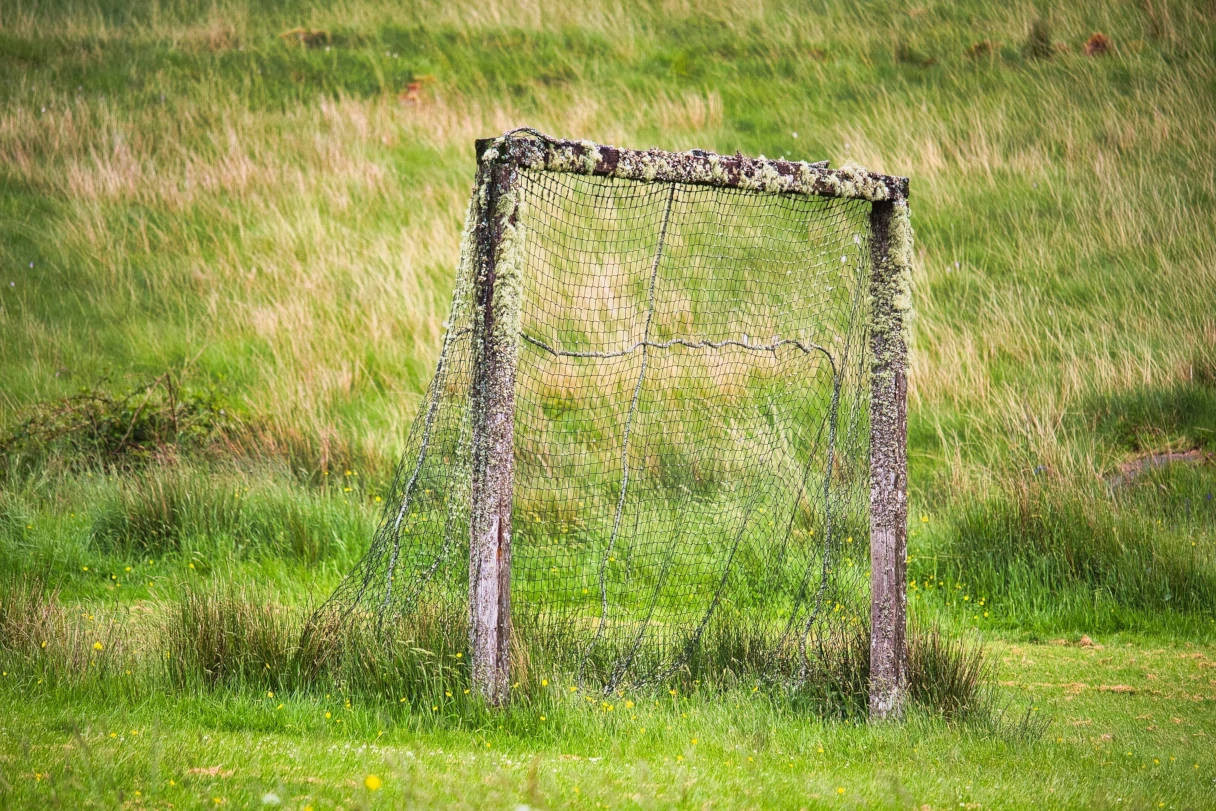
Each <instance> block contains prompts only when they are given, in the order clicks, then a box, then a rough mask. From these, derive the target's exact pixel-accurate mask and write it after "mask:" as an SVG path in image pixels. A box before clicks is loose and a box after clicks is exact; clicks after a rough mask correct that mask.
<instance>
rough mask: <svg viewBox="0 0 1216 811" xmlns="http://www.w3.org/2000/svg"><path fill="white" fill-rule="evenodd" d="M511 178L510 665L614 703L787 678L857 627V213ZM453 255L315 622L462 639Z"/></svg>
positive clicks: (463, 442) (462, 399)
mask: <svg viewBox="0 0 1216 811" xmlns="http://www.w3.org/2000/svg"><path fill="white" fill-rule="evenodd" d="M519 178H520V179H519V186H518V188H517V190H516V196H515V203H516V204H517V206H518V224H517V227H518V229H519V230H518V233H519V234H520V235H521V236H522V242H521V243H520V245H521V248H520V249H521V250H522V255H521V259H522V262H523V269H524V288H523V300H522V305H521V312H520V319H519V330H520V336H519V338H520V341H519V351H518V367H517V373H516V384H515V421H514V454H515V480H514V500H513V521H512V530H513V541H512V562H511V604H512V623H513V637H512V646H513V647H512V652H513V654H512V655H513V657H518V658H520V659H521V660H526V661H527V662H528V665H529V666H530V667H532V668H536V667H545V668H553V669H556V670H565V671H567V672H568V673H570V674H571V675H573V676H577V678H579V679H580V680H583V681H585V682H589V683H593V684H596V685H602V686H605V687H607V688H609V689H613V688H616V687H618V686H622V685H626V684H630V685H638V684H644V683H651V682H655V681H658V680H662V679H664V678H666V677H667V676H669V675H670V674H671V673H673V672H674V671H675V670H676V669H678V668H680V667H681V666H683V665H685V664H688V663H690V662H700V663H702V664H705V663H708V664H709V665H710V666H711V667H713V668H722V669H730V670H732V671H733V672H736V673H738V672H739V671H741V670H744V669H751V670H756V671H760V672H764V673H767V674H769V675H771V676H773V677H776V678H798V677H799V676H800V675H801V674H805V673H806V672H807V665H808V663H809V662H810V661H811V660H812V659H813V658H814V657H815V656H817V655H822V654H823V652H824V651H825V648H828V647H830V646H831V645H833V644H834V641H833V640H835V639H837V638H839V636H840V635H841V634H842V633H843V632H846V631H848V630H850V629H853V630H855V629H856V628H857V627H859V626H860V624H861V623H863V622H864V618H865V615H866V612H867V611H868V591H867V586H866V582H867V570H868V538H869V503H868V499H869V458H868V455H869V424H868V411H867V404H868V402H869V383H868V379H867V374H868V368H869V360H868V358H869V353H868V345H867V325H868V323H869V317H868V314H869V301H868V300H869V295H868V292H869V287H868V284H869V274H870V256H869V214H870V205H871V204H870V203H868V202H865V201H861V200H848V199H840V198H826V197H824V198H820V197H814V196H807V195H797V194H772V193H766V192H762V191H745V190H740V189H729V188H726V189H724V188H714V187H710V186H706V185H694V184H683V183H666V182H662V183H660V182H642V181H632V180H621V179H614V178H604V177H592V176H587V175H580V174H570V173H562V172H549V171H537V170H526V171H522V172H521V173H520V176H519ZM478 206H479V202H478V195H477V194H476V193H475V194H474V200H473V203H472V204H471V206H470V217H469V221H468V223H466V231H470V229H472V228H473V225H474V222H475V219H476V217H477V216H478ZM464 244H465V246H466V247H465V250H464V255H463V256H462V260H461V264H460V267H459V269H458V278H457V280H456V285H455V293H454V296H453V303H452V312H451V317H450V320H449V322H448V324H447V333H446V337H445V339H444V344H443V349H442V352H441V356H440V360H439V363H438V366H437V368H436V372H435V377H434V379H433V380H432V382H431V384H430V387H429V389H428V390H427V393H426V395H425V398H424V400H423V406H422V409H421V411H420V413H419V416H418V418H417V420H416V422H415V424H414V426H413V429H412V431H411V433H410V438H409V443H408V448H407V450H406V452H405V454H404V456H403V458H402V461H401V464H400V467H399V469H398V472H397V475H396V479H395V483H394V485H393V489H392V491H391V494H390V498H388V500H387V506H386V509H385V512H384V516H383V518H382V521H381V524H380V528H379V530H378V532H377V533H376V536H375V539H374V541H373V543H372V544H371V546H370V548H369V550H368V552H367V555H366V556H365V557H364V558H363V560H362V561H361V562H360V563H359V565H358V566H357V567H356V568H355V570H354V571H353V572H351V574H350V575H349V577H348V578H347V579H346V580H345V581H344V582H343V584H342V585H341V587H340V588H339V589H338V590H337V591H336V592H335V594H334V595H333V596H332V597H331V599H330V600H329V602H328V603H327V604H326V605H325V606H324V607H323V609H322V615H323V618H324V620H325V621H327V622H335V621H336V622H363V623H372V624H374V625H375V626H376V627H377V628H380V629H390V630H393V631H394V632H395V633H398V634H400V633H406V634H408V633H409V629H411V628H413V627H416V626H417V625H418V624H419V623H423V622H425V623H429V624H430V625H432V626H433V625H434V624H435V623H439V624H440V625H442V626H443V627H444V628H446V629H447V632H448V633H450V634H452V635H458V636H459V635H464V634H467V630H468V622H469V620H468V593H469V562H468V558H469V534H470V526H469V522H470V519H469V515H470V498H471V490H470V475H471V465H470V463H471V447H472V441H473V437H472V425H473V421H472V419H471V417H472V415H471V409H470V385H471V380H472V379H473V371H474V370H473V368H472V365H473V363H474V362H476V358H477V356H478V353H477V352H475V351H474V350H475V347H474V346H473V342H474V340H475V334H476V333H475V331H474V329H473V317H474V298H473V295H472V289H473V285H474V281H475V280H474V267H475V258H476V257H475V253H476V247H475V246H474V244H473V241H472V240H471V239H469V238H468V237H466V239H465V242H464Z"/></svg>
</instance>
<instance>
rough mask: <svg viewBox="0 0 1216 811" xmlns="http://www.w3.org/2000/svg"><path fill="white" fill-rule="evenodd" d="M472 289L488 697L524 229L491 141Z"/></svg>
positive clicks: (502, 690)
mask: <svg viewBox="0 0 1216 811" xmlns="http://www.w3.org/2000/svg"><path fill="white" fill-rule="evenodd" d="M477 156H478V169H477V179H478V183H477V195H478V201H477V205H478V212H477V222H476V250H477V259H476V262H477V264H476V275H475V278H474V289H473V307H474V320H473V375H472V381H471V382H472V391H471V394H472V415H471V419H472V482H471V489H472V492H471V495H472V504H471V514H470V521H469V523H470V539H469V649H470V657H471V659H472V661H471V666H472V680H473V684H474V685H475V687H476V688H477V690H478V691H479V692H480V693H481V694H482V695H483V696H484V697H485V699H486V700H487V701H488V702H489V703H491V704H495V705H497V704H501V703H502V702H503V701H504V700H505V699H506V696H507V690H508V686H509V684H510V676H509V656H510V643H511V499H512V492H513V487H514V474H515V454H514V423H515V369H516V363H517V360H518V353H519V334H520V330H519V323H520V321H519V319H520V296H521V282H522V277H521V274H522V267H521V265H522V256H521V247H522V245H521V243H522V233H521V232H520V223H519V203H520V201H519V169H518V166H517V164H516V163H515V162H514V161H512V160H503V159H500V157H501V156H499V155H498V154H497V151H496V150H495V149H494V148H493V145H492V142H488V141H479V142H478V146H477Z"/></svg>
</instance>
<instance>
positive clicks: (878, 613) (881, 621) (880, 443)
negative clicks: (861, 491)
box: [870, 199, 912, 719]
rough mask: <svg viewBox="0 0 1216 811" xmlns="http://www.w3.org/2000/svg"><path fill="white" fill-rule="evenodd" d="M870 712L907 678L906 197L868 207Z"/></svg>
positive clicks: (898, 711) (880, 713)
mask: <svg viewBox="0 0 1216 811" xmlns="http://www.w3.org/2000/svg"><path fill="white" fill-rule="evenodd" d="M870 257H871V261H872V262H873V272H872V274H871V277H870V305H871V313H872V321H871V325H870V329H871V333H870V335H871V337H870V341H871V349H872V351H873V362H872V364H871V367H870V717H871V718H874V719H882V718H891V717H899V716H900V715H902V713H903V704H904V697H905V692H906V685H907V676H906V670H907V642H906V627H907V601H908V592H907V555H908V447H907V436H908V379H907V357H908V328H909V326H910V321H911V316H912V312H911V308H912V226H911V222H910V220H909V213H908V204H907V202H905V201H904V200H902V199H900V200H895V201H893V202H887V201H883V202H875V203H874V204H873V209H872V210H871V214H870Z"/></svg>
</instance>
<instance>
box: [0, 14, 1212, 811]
mask: <svg viewBox="0 0 1216 811" xmlns="http://www.w3.org/2000/svg"><path fill="white" fill-rule="evenodd" d="M1096 33H1101V34H1102V35H1103V39H1097V38H1094V34H1096ZM1087 45H1088V47H1087ZM0 75H3V77H4V81H3V82H0V449H2V450H3V463H2V464H3V466H2V468H0V572H2V574H3V580H4V587H3V596H2V597H0V659H3V666H4V676H3V678H2V680H0V727H2V728H3V742H2V743H0V798H4V802H5V803H6V804H8V805H10V806H12V807H30V808H34V807H65V808H72V807H81V806H82V805H85V804H91V805H92V806H93V807H144V806H147V807H168V805H169V804H172V805H173V807H177V808H181V807H215V806H216V805H217V804H231V805H233V806H235V807H246V806H253V805H260V803H261V802H262V798H263V795H265V794H267V793H270V794H273V795H274V796H275V797H276V798H277V799H279V800H281V801H282V803H283V804H284V805H286V806H288V807H293V808H304V807H307V806H309V805H311V806H313V807H314V808H318V809H319V808H333V807H337V806H342V807H345V808H352V807H393V806H396V805H402V804H412V805H419V806H426V805H447V804H457V805H460V804H463V805H467V806H479V805H493V806H498V807H508V806H514V805H515V804H516V803H527V804H529V805H532V806H535V807H558V806H563V807H564V806H567V805H571V806H576V807H592V806H595V807H601V806H604V805H607V806H611V807H618V806H620V807H651V806H656V807H657V806H667V805H682V806H687V807H694V806H696V807H701V806H703V805H705V804H706V803H710V804H712V805H719V806H728V807H736V806H766V807H768V806H773V807H778V806H781V807H801V806H808V807H810V806H831V807H846V806H849V805H889V806H891V807H908V806H915V807H922V806H923V805H930V806H932V807H945V806H947V805H948V806H951V807H958V805H959V804H962V805H964V806H968V804H971V805H969V806H968V807H979V806H985V807H994V806H995V807H1001V806H1010V807H1013V806H1022V805H1027V806H1028V805H1033V804H1043V803H1047V804H1051V805H1072V806H1099V807H1158V804H1159V803H1164V806H1161V807H1204V806H1209V805H1212V804H1214V803H1216V783H1214V782H1213V777H1214V775H1216V759H1214V758H1213V756H1212V746H1211V736H1212V735H1216V704H1213V702H1216V670H1213V669H1212V667H1213V664H1214V660H1216V620H1214V614H1213V608H1212V607H1213V606H1214V605H1216V502H1214V500H1213V493H1214V492H1216V467H1213V460H1212V455H1213V454H1214V453H1216V239H1214V238H1213V234H1214V233H1216V161H1214V160H1213V157H1212V156H1213V155H1216V131H1214V129H1216V128H1213V127H1212V120H1213V118H1214V117H1216V4H1214V3H1212V2H1210V0H1204V1H1202V2H1201V1H1199V0H1194V1H1193V2H1159V1H1158V0H1143V2H1136V3H1126V2H1122V3H1114V2H1112V3H1104V4H1081V3H1074V4H1052V3H1027V2H1008V3H994V2H988V1H987V0H976V1H975V2H960V3H935V2H906V3H905V2H878V3H860V2H840V3H807V4H793V3H791V4H783V3H761V2H739V3H733V4H732V3H727V2H723V3H693V2H685V3H681V2H653V3H643V2H619V3H597V4H583V3H575V2H569V3H549V2H524V1H523V0H520V1H519V2H494V1H493V0H485V1H484V2H476V3H473V2H458V3H408V2H407V3H394V4H380V3H369V2H362V0H351V2H345V3H330V4H320V3H318V4H308V3H298V2H290V1H289V0H284V2H266V3H231V2H218V3H210V4H193V3H186V2H181V3H171V2H165V3H142V2H141V3H126V2H96V1H94V2H88V1H86V0H81V1H80V2H24V0H17V1H16V2H8V3H5V4H4V5H3V6H2V7H0ZM519 125H530V126H534V127H537V128H539V129H541V130H543V131H546V132H549V133H551V134H554V135H558V136H565V137H574V138H589V139H592V140H596V141H600V142H606V143H612V144H618V145H623V146H633V147H641V148H645V147H650V146H657V147H661V148H664V149H688V148H693V147H701V148H707V149H712V150H715V151H719V152H731V153H733V152H734V151H736V150H739V151H742V152H743V153H745V154H764V155H767V156H769V157H786V158H790V159H797V160H801V159H806V160H819V159H829V160H831V161H832V163H833V164H834V165H839V164H841V163H843V162H844V161H846V160H852V161H855V162H858V163H861V164H862V165H864V166H867V167H868V168H871V169H874V170H877V171H883V172H888V173H893V174H902V175H907V176H909V177H910V178H911V179H912V185H911V189H912V191H911V203H912V208H913V225H914V228H915V230H916V239H917V265H916V278H915V285H916V293H915V307H916V320H915V324H914V340H913V345H912V361H911V362H912V368H911V372H910V375H909V381H910V392H909V457H910V468H911V469H910V478H911V494H910V495H911V501H912V533H911V537H910V556H911V560H910V564H909V569H910V574H909V577H910V578H912V579H913V582H912V588H911V591H910V600H911V601H912V605H913V613H914V615H915V616H916V617H917V619H918V622H921V623H925V624H932V623H936V624H938V625H939V626H941V627H943V628H946V629H947V630H948V632H949V633H950V634H952V635H954V636H955V637H959V638H967V639H973V638H975V637H976V636H977V635H978V636H982V637H983V638H984V639H985V640H987V644H988V645H989V651H990V653H989V661H990V662H991V672H989V673H988V674H987V682H988V683H989V684H990V686H991V689H992V690H993V691H994V694H995V696H996V701H997V703H998V704H1000V705H1001V706H1003V707H1006V708H1008V709H1009V712H1008V713H1006V715H1005V716H1004V717H1006V718H1014V717H1015V716H1016V717H1017V718H1022V717H1023V714H1026V715H1029V714H1032V713H1041V714H1042V716H1043V717H1045V718H1046V719H1047V720H1045V721H1044V722H1043V725H1042V726H1039V725H1037V722H1036V723H1033V724H1031V723H1029V722H1026V723H1024V722H1022V721H1004V722H1001V723H992V722H989V723H985V724H977V723H968V722H966V721H965V719H964V720H960V719H954V720H949V719H942V718H938V717H934V716H932V714H914V717H913V718H912V720H911V721H910V722H909V723H908V724H907V725H905V726H902V727H869V726H866V725H864V724H860V725H859V724H858V723H857V722H856V719H853V720H839V719H826V718H822V717H820V716H819V715H817V714H815V713H813V712H801V711H799V709H798V706H797V705H796V703H791V702H790V701H789V700H786V699H784V698H781V697H774V696H771V695H767V694H765V693H757V694H753V693H752V692H751V688H750V687H747V686H736V687H735V688H732V689H729V690H726V691H725V692H723V691H722V690H717V689H715V690H714V691H709V690H702V689H700V685H694V684H692V683H689V684H687V685H683V686H682V689H679V690H677V692H676V694H675V695H671V694H668V693H667V692H666V691H664V692H663V693H662V694H661V695H654V696H652V695H650V694H646V695H638V696H632V697H625V696H621V697H619V701H615V702H614V703H613V704H612V709H611V710H609V709H607V705H608V702H602V703H603V704H604V705H605V706H600V704H601V702H598V701H597V702H594V703H592V702H587V701H585V700H584V697H583V696H580V695H578V694H571V695H567V694H566V687H565V685H556V684H555V685H545V687H547V688H551V689H549V690H547V691H546V690H543V689H541V688H540V686H539V685H536V686H534V689H533V690H532V691H531V692H529V694H528V697H527V699H526V700H521V701H520V702H519V703H518V704H517V706H515V707H513V708H512V710H510V711H509V712H508V713H506V714H504V715H501V716H496V715H491V714H486V713H485V712H483V711H481V710H479V709H478V708H477V707H476V706H474V705H473V704H472V703H471V702H469V701H467V700H461V698H460V693H459V691H457V695H455V696H452V697H449V696H446V695H444V693H446V692H448V691H447V690H446V689H445V687H444V686H443V685H442V684H440V683H439V682H436V683H435V684H429V685H428V686H426V689H425V690H423V693H424V694H425V695H424V696H423V697H422V698H419V697H418V695H413V696H411V697H409V698H410V700H409V701H399V700H398V699H399V698H402V697H400V696H393V697H388V694H389V693H391V692H393V691H394V688H395V687H397V686H398V685H396V684H394V683H385V684H381V685H380V686H381V688H382V689H380V690H379V691H377V690H375V689H370V688H366V687H364V688H360V689H359V690H356V689H354V688H353V687H352V685H353V682H352V681H350V680H348V681H343V678H346V677H345V676H342V675H341V674H339V675H338V676H335V677H334V678H333V679H331V681H330V682H327V683H328V684H330V685H331V686H330V687H329V688H328V690H327V688H325V687H324V686H323V683H322V682H315V683H313V682H310V683H308V684H304V683H302V682H293V681H291V679H289V678H287V677H281V678H280V677H275V678H276V679H279V680H277V681H276V680H275V679H271V678H270V677H268V676H266V675H265V674H261V675H259V670H258V668H259V667H260V665H259V664H258V661H257V660H258V659H259V657H261V659H263V660H266V661H262V662H261V664H265V665H266V667H265V668H264V669H266V670H275V669H278V668H279V667H280V663H279V662H278V661H277V660H276V661H275V664H274V668H272V667H271V662H270V661H269V660H270V659H272V658H273V656H274V655H285V654H283V651H282V650H279V649H278V648H275V645H276V644H278V643H277V642H274V639H276V638H277V637H275V632H274V629H275V628H278V627H280V626H284V627H285V626H286V625H289V624H290V623H291V622H293V621H297V619H293V618H298V616H299V615H300V614H302V612H304V611H305V610H306V609H307V606H308V605H310V604H312V603H315V602H316V601H317V600H319V599H322V598H323V597H324V596H325V595H326V594H328V592H329V591H330V590H331V589H332V588H333V586H335V585H336V583H337V582H338V580H339V579H340V577H341V575H342V573H344V572H345V571H346V570H347V569H348V568H349V567H350V566H351V565H352V564H353V563H354V562H355V561H356V560H357V559H358V557H359V555H360V554H361V552H362V550H363V549H364V548H365V547H366V544H367V543H368V541H369V540H370V538H371V534H372V532H373V530H374V527H375V520H376V516H377V512H378V507H379V503H378V499H380V497H381V496H382V494H384V493H385V492H386V491H387V488H388V484H389V479H390V478H391V474H392V469H393V465H394V463H395V462H396V457H397V454H398V453H399V451H400V449H401V448H402V447H403V445H404V442H405V435H406V432H407V430H408V428H409V425H410V423H411V422H412V420H413V417H414V414H415V411H416V409H417V407H418V403H419V401H420V398H421V394H422V391H423V389H424V387H425V385H426V383H427V381H428V380H429V377H430V374H431V371H432V369H433V364H434V361H435V359H436V357H437V353H438V350H439V346H440V340H441V336H442V330H443V327H442V324H443V321H444V319H445V318H446V316H447V308H448V301H449V294H450V290H451V284H452V280H453V274H454V268H455V264H456V258H457V251H458V245H459V236H460V234H459V231H460V227H461V225H462V222H463V213H464V207H465V204H466V201H467V198H468V194H469V191H470V188H471V184H472V175H473V146H472V144H473V140H474V139H475V138H478V137H485V136H487V135H493V134H497V133H499V132H502V131H504V130H506V129H508V128H510V127H513V126H519ZM1166 460H1169V461H1168V462H1167V461H1166ZM981 603H982V604H981ZM217 606H220V607H218V608H217ZM224 606H227V608H224ZM191 611H194V612H196V613H194V614H190V613H189V612H191ZM208 611H211V612H213V613H211V614H208V613H207V612H208ZM225 612H227V613H225ZM259 612H260V613H259ZM251 616H252V617H253V619H249V617H251ZM234 617H236V619H233V618H234ZM241 617H244V618H245V619H241ZM175 618H176V619H175ZM200 618H201V619H200ZM208 618H211V619H210V620H208ZM229 621H230V622H233V623H235V624H234V625H233V626H232V633H231V634H230V635H228V636H225V634H223V633H217V634H215V635H214V636H215V640H218V641H215V645H217V646H219V647H221V648H222V647H223V646H224V645H225V644H229V642H231V640H232V639H237V640H238V641H239V644H238V643H235V642H233V643H231V646H233V647H234V648H239V657H238V658H239V659H240V663H241V664H240V666H239V667H237V668H236V670H235V671H231V672H229V671H225V672H223V673H221V672H219V671H217V670H216V669H215V667H212V666H210V665H207V664H206V663H202V662H195V665H196V666H190V667H185V668H184V669H183V668H178V669H176V670H175V669H174V666H172V665H171V664H164V663H162V662H161V661H160V660H161V658H162V656H163V655H166V654H167V655H168V659H167V661H169V662H170V663H172V662H175V661H179V660H181V659H182V658H183V657H185V658H188V657H189V656H191V655H197V654H199V650H200V647H199V644H198V640H196V639H194V640H192V639H189V638H187V637H188V636H189V635H188V633H187V632H188V631H189V629H190V628H198V627H200V623H201V627H209V628H217V629H218V628H222V627H224V626H223V623H224V622H229ZM175 623H176V624H175ZM251 628H254V629H261V630H260V631H259V633H264V634H265V636H266V639H268V640H271V641H269V642H266V645H265V646H264V647H262V648H258V646H257V644H255V643H256V640H254V641H250V640H251V639H252V638H253V637H254V636H256V634H253V633H251V631H250V629H251ZM266 629H270V630H266ZM175 634H176V635H175ZM259 638H260V637H259ZM225 640H228V642H226V641H225ZM213 641H214V640H213ZM43 642H49V643H50V644H49V648H44V647H42V646H41V643H43ZM98 645H100V648H98V647H97V646H98ZM175 645H179V646H184V647H175ZM48 649H49V650H50V651H51V652H50V653H48V652H47V651H48ZM191 651H193V653H192V652H191ZM276 651H277V652H276ZM213 652H214V649H213ZM175 655H176V656H178V659H174V658H173V657H174V656H175ZM217 655H218V654H217ZM451 655H453V656H454V655H455V654H454V653H453V654H451ZM217 661H221V660H217ZM222 661H229V660H227V659H224V660H222ZM251 663H252V664H251ZM415 664H416V663H415ZM132 665H135V666H132ZM411 666H412V665H411ZM407 669H408V668H407ZM424 670H425V668H424ZM103 671H104V672H103ZM377 672H379V671H377ZM411 672H420V671H411ZM415 686H416V685H415ZM559 687H560V691H559ZM284 688H286V689H284ZM346 688H350V689H346ZM673 689H674V688H673ZM428 691H429V692H428ZM272 694H274V695H272ZM448 698H451V701H446V700H445V699H448ZM432 701H433V702H434V703H432ZM626 701H628V702H630V706H629V708H628V709H629V710H632V712H629V713H626V712H624V710H626V707H625V703H624V702H626ZM654 702H658V703H657V704H656V703H654ZM618 704H619V706H618ZM432 707H434V709H432ZM542 716H543V720H542ZM630 716H633V717H630ZM639 730H643V731H639ZM369 775H375V776H376V780H370V778H369ZM365 778H368V779H367V780H366V782H365ZM372 786H375V788H372Z"/></svg>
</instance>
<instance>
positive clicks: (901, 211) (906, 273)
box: [890, 200, 913, 345]
mask: <svg viewBox="0 0 1216 811" xmlns="http://www.w3.org/2000/svg"><path fill="white" fill-rule="evenodd" d="M890 251H891V272H892V276H893V277H894V284H895V290H894V296H893V297H892V299H891V303H892V306H893V308H894V309H895V312H896V313H897V314H898V317H899V319H900V330H901V332H902V334H903V338H904V344H905V345H908V344H909V343H910V342H911V341H910V339H911V332H910V330H911V326H912V315H913V310H912V260H913V250H912V213H911V211H910V210H909V209H908V204H907V202H906V201H903V200H900V201H899V202H897V203H895V207H894V211H893V212H892V214H891V247H890Z"/></svg>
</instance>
